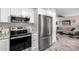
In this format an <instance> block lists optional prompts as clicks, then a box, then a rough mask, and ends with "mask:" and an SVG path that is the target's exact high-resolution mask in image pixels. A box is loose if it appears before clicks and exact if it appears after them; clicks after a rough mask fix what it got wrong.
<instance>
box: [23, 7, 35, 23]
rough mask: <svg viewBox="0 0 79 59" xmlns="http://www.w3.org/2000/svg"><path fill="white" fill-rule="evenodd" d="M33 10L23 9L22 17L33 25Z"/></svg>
mask: <svg viewBox="0 0 79 59" xmlns="http://www.w3.org/2000/svg"><path fill="white" fill-rule="evenodd" d="M34 12H35V10H34V9H33V8H23V9H22V16H27V17H30V23H34V14H35V13H34Z"/></svg>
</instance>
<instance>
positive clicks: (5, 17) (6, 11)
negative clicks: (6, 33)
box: [0, 8, 10, 22]
mask: <svg viewBox="0 0 79 59" xmlns="http://www.w3.org/2000/svg"><path fill="white" fill-rule="evenodd" d="M0 13H1V15H0V22H9V16H10V8H1V9H0Z"/></svg>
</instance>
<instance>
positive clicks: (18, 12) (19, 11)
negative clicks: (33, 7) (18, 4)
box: [10, 8, 22, 16]
mask: <svg viewBox="0 0 79 59" xmlns="http://www.w3.org/2000/svg"><path fill="white" fill-rule="evenodd" d="M10 11H11V12H10V14H11V15H13V16H22V9H21V8H11V9H10Z"/></svg>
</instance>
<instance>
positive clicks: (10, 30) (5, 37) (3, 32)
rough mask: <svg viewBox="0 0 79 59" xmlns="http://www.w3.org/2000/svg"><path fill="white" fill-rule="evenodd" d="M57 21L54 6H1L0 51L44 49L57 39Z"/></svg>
mask: <svg viewBox="0 0 79 59" xmlns="http://www.w3.org/2000/svg"><path fill="white" fill-rule="evenodd" d="M43 19H47V21H45V20H43ZM39 20H41V21H42V20H43V21H42V22H41V21H39ZM55 22H56V10H55V9H53V8H0V51H44V50H45V49H47V48H49V47H50V46H51V45H52V44H53V42H55V41H56V37H55V36H56V32H55V31H56V30H55V29H56V28H55V25H54V24H55ZM41 24H42V25H41ZM46 24H48V25H46ZM52 25H53V26H52ZM43 26H44V27H45V28H44V27H43ZM40 28H43V29H40ZM46 28H47V30H46ZM39 29H40V30H41V31H40V30H39ZM44 30H46V31H44ZM41 34H43V35H41ZM45 34H46V35H45ZM53 34H55V35H53ZM42 36H43V37H42ZM45 36H47V37H45ZM46 43H47V44H46Z"/></svg>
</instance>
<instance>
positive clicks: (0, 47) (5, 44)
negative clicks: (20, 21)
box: [0, 39, 9, 51]
mask: <svg viewBox="0 0 79 59" xmlns="http://www.w3.org/2000/svg"><path fill="white" fill-rule="evenodd" d="M0 51H9V39H4V40H0Z"/></svg>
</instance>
